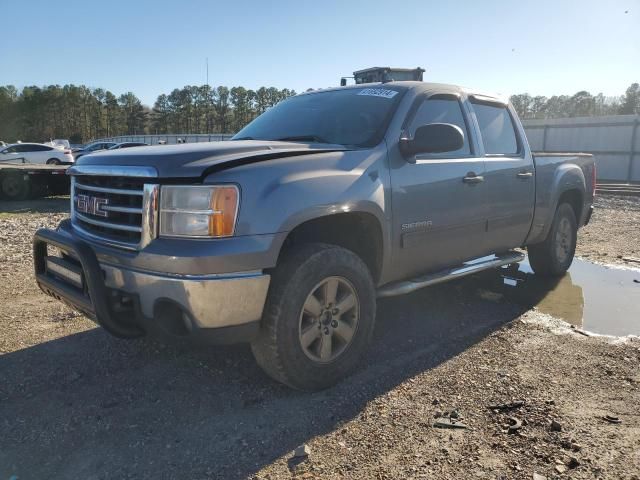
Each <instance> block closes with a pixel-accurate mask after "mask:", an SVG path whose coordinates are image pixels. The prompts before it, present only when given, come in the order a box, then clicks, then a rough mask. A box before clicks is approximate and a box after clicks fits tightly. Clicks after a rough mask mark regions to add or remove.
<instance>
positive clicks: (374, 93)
mask: <svg viewBox="0 0 640 480" xmlns="http://www.w3.org/2000/svg"><path fill="white" fill-rule="evenodd" d="M397 94H398V92H396V91H395V90H386V89H384V88H365V89H364V90H360V92H359V93H358V95H367V96H368V97H381V98H393V97H395V96H396V95H397Z"/></svg>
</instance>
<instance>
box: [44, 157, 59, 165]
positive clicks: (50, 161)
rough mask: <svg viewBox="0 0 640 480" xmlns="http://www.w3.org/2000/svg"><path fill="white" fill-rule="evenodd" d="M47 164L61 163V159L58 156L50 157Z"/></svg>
mask: <svg viewBox="0 0 640 480" xmlns="http://www.w3.org/2000/svg"><path fill="white" fill-rule="evenodd" d="M47 165H60V160H58V159H57V158H50V159H49V160H47Z"/></svg>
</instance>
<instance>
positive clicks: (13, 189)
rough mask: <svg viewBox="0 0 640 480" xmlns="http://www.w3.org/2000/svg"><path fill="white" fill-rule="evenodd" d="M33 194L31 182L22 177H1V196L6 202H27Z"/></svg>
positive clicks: (9, 175)
mask: <svg viewBox="0 0 640 480" xmlns="http://www.w3.org/2000/svg"><path fill="white" fill-rule="evenodd" d="M30 193H31V180H29V179H28V178H24V176H22V175H16V174H7V175H0V195H1V196H2V197H3V198H4V199H5V200H26V199H27V198H29V195H30Z"/></svg>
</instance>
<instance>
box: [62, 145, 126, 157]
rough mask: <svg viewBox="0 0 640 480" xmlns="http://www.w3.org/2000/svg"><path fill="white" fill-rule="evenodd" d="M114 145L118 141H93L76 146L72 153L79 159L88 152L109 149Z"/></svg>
mask: <svg viewBox="0 0 640 480" xmlns="http://www.w3.org/2000/svg"><path fill="white" fill-rule="evenodd" d="M114 145H116V142H92V143H88V144H87V145H85V146H84V147H81V148H74V149H73V150H71V153H73V157H74V158H75V159H76V160H77V159H78V158H80V157H82V156H83V155H87V154H88V153H93V152H98V151H100V150H107V149H108V148H111V147H113V146H114Z"/></svg>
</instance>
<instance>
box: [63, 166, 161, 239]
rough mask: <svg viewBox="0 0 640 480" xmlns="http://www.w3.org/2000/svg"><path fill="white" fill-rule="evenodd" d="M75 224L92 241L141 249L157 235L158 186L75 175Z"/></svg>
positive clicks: (127, 180) (73, 205)
mask: <svg viewBox="0 0 640 480" xmlns="http://www.w3.org/2000/svg"><path fill="white" fill-rule="evenodd" d="M71 194H72V202H71V221H72V223H73V225H74V227H75V228H77V229H78V230H80V232H81V233H84V234H85V235H86V236H89V237H90V238H91V239H92V240H95V241H98V242H100V243H105V244H109V245H112V246H117V247H122V248H128V249H139V248H142V247H144V246H145V245H146V244H147V243H149V241H151V240H152V239H153V238H155V236H156V221H155V219H156V216H157V195H158V186H157V185H153V184H145V183H144V180H141V179H135V178H127V177H112V176H88V175H87V176H74V177H72V180H71Z"/></svg>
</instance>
